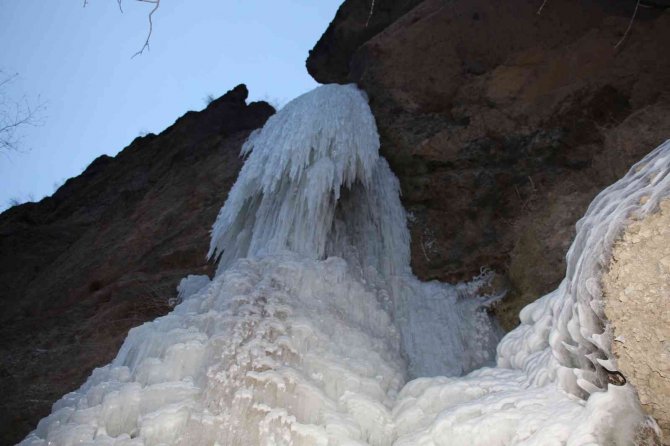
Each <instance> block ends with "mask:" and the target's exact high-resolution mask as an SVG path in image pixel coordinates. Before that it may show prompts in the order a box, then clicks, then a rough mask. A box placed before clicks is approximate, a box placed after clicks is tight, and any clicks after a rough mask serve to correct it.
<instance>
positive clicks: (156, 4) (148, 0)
mask: <svg viewBox="0 0 670 446" xmlns="http://www.w3.org/2000/svg"><path fill="white" fill-rule="evenodd" d="M137 1H138V2H143V3H153V4H154V7H153V9H152V10H151V12H150V13H149V33H148V34H147V40H146V41H145V42H144V45H143V46H142V49H140V50H139V51H138V52H136V53H135V54H133V57H135V56H139V55H140V54H142V53H143V52H144V50H145V49H146V50H149V49H150V48H149V40H151V33H153V31H154V22H153V15H154V12H156V10H157V9H158V7H159V6H160V4H161V0H137Z"/></svg>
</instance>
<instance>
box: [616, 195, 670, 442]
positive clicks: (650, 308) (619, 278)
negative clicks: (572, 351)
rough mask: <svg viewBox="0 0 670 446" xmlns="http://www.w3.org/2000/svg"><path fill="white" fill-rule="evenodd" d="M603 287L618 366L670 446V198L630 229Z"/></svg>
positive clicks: (635, 222)
mask: <svg viewBox="0 0 670 446" xmlns="http://www.w3.org/2000/svg"><path fill="white" fill-rule="evenodd" d="M603 290H604V296H605V314H606V315H607V318H608V319H609V320H610V321H611V324H612V329H613V332H614V336H615V341H614V345H613V351H614V354H615V356H616V357H617V364H618V366H619V369H620V370H621V371H622V372H623V374H624V376H625V377H626V378H627V379H628V380H629V381H630V382H631V383H632V384H633V385H634V386H635V387H636V388H637V390H638V393H639V395H640V401H641V402H642V406H643V407H644V408H645V409H646V410H647V412H648V413H649V414H650V415H651V416H653V417H654V418H655V419H656V420H657V421H658V423H659V425H660V426H661V428H662V430H663V438H664V439H665V443H664V444H668V445H670V200H665V201H663V202H662V203H661V206H660V209H659V212H657V213H655V214H651V215H648V216H647V217H646V218H644V219H642V220H637V221H633V222H632V223H631V224H630V225H629V226H628V227H627V228H626V230H625V232H624V234H623V236H622V237H621V240H619V241H618V242H617V243H616V244H615V246H614V249H613V252H612V260H611V262H610V267H609V271H608V272H607V273H606V274H605V275H604V277H603Z"/></svg>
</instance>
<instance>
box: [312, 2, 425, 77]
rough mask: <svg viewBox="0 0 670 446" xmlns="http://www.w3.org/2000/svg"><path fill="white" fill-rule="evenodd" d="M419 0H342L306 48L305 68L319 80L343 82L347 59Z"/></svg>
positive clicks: (346, 71) (347, 66)
mask: <svg viewBox="0 0 670 446" xmlns="http://www.w3.org/2000/svg"><path fill="white" fill-rule="evenodd" d="M421 1H422V0H393V1H386V0H381V1H374V2H369V1H368V0H353V1H345V2H344V3H343V4H342V6H340V8H339V9H338V10H337V14H336V15H335V18H334V19H333V21H332V23H331V24H330V26H329V27H328V29H327V30H326V32H325V33H324V34H323V36H321V38H320V39H319V41H318V42H317V43H316V45H315V46H314V49H313V50H311V51H310V52H309V57H308V58H307V71H308V72H309V74H311V75H312V77H314V79H316V80H318V81H319V82H321V83H322V84H330V83H340V84H341V83H346V82H347V78H348V75H349V61H350V60H351V57H352V56H353V54H354V52H355V51H356V50H357V49H358V47H360V46H361V45H362V44H364V43H365V42H367V41H368V40H370V39H371V38H372V37H373V36H375V35H377V34H379V32H381V31H382V30H384V29H385V28H386V27H387V26H389V25H390V24H391V23H393V22H394V21H395V20H396V19H398V18H399V17H401V16H402V15H403V14H405V13H406V12H407V11H409V10H410V9H412V8H413V7H415V6H416V5H418V4H419V3H421Z"/></svg>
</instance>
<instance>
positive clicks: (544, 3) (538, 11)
mask: <svg viewBox="0 0 670 446" xmlns="http://www.w3.org/2000/svg"><path fill="white" fill-rule="evenodd" d="M548 1H549V0H544V1H543V2H542V5H540V9H538V10H537V15H540V14H542V10H543V9H544V5H546V4H547V2H548Z"/></svg>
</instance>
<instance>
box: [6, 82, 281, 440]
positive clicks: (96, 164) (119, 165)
mask: <svg viewBox="0 0 670 446" xmlns="http://www.w3.org/2000/svg"><path fill="white" fill-rule="evenodd" d="M246 98H247V89H246V87H245V86H244V85H240V86H238V87H236V88H235V89H233V90H231V91H230V92H228V93H227V94H226V95H225V96H223V97H221V98H219V99H217V100H215V101H213V102H212V103H211V104H210V105H209V106H208V107H207V109H206V110H204V111H202V112H197V113H196V112H189V113H187V114H186V115H184V116H183V117H182V118H180V119H179V120H177V122H175V124H174V125H172V126H171V127H170V128H168V129H167V130H165V131H164V132H163V133H161V134H160V135H158V136H156V135H147V136H144V137H140V138H137V139H136V140H135V141H133V142H132V144H131V145H130V146H128V147H127V148H126V149H124V150H123V151H122V152H121V153H119V154H118V155H117V156H116V157H114V158H111V157H108V156H104V155H103V156H101V157H99V158H98V159H96V160H95V161H93V163H91V165H90V166H89V167H88V168H87V169H86V170H85V171H84V173H82V174H81V175H80V176H78V177H76V178H73V179H70V180H68V181H67V182H66V183H65V184H64V185H63V186H62V187H61V188H60V189H58V191H57V192H56V193H55V194H54V195H53V196H51V197H49V198H45V199H44V200H42V201H40V202H39V203H27V204H23V205H21V206H16V207H13V208H11V209H9V210H8V211H6V212H4V213H3V214H2V215H0V339H2V344H1V345H0V393H1V394H2V396H3V398H2V401H1V402H0V444H13V443H15V442H16V441H18V440H19V439H20V438H21V437H23V436H24V435H26V434H27V433H28V432H29V431H30V430H32V429H33V428H34V426H35V424H36V423H37V421H38V420H39V419H40V418H41V417H43V416H45V415H47V414H48V413H49V412H50V409H51V404H52V403H53V402H54V401H55V400H56V399H58V398H60V397H61V396H62V395H64V394H65V393H67V392H69V391H71V390H74V389H75V388H77V387H78V386H79V385H81V383H82V382H83V381H84V379H85V378H86V377H87V376H88V374H89V373H90V372H91V370H92V369H93V368H94V367H96V366H100V365H103V364H105V363H107V362H109V361H110V360H111V359H112V358H113V357H114V356H115V354H116V352H117V350H118V348H119V346H120V344H121V342H122V341H123V339H124V338H125V336H126V333H127V331H128V329H130V328H131V327H134V326H137V325H139V324H141V323H142V322H144V321H146V320H149V319H153V318H155V317H156V316H158V315H161V314H164V313H166V312H167V311H168V310H169V306H168V302H167V300H168V298H173V297H175V296H176V293H175V287H176V285H177V283H178V281H179V280H180V279H181V278H182V277H184V276H186V275H187V274H208V273H211V272H212V265H211V264H209V263H208V262H207V261H206V259H205V253H206V252H207V248H208V245H209V229H210V228H211V225H212V223H213V222H214V219H215V217H216V214H217V212H218V210H219V208H220V207H221V206H222V204H223V202H224V201H225V198H226V196H227V194H228V190H229V189H230V187H231V186H232V183H233V182H234V181H235V179H236V177H237V173H238V170H239V168H240V167H241V159H240V158H239V149H240V147H241V144H242V142H243V141H244V139H245V138H246V136H247V135H248V133H249V131H250V130H251V129H255V128H257V127H260V126H261V125H262V124H263V123H264V122H265V120H266V119H267V118H268V117H269V116H270V115H271V114H272V113H273V112H274V110H273V109H272V107H270V106H269V105H268V104H266V103H263V102H260V103H251V104H249V105H247V104H246V103H245V100H246ZM72 364H76V367H74V366H72Z"/></svg>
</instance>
